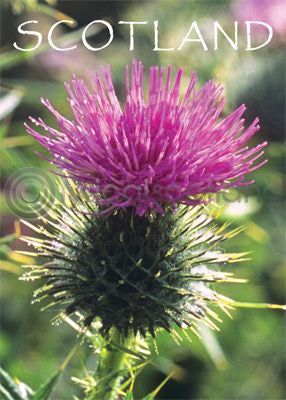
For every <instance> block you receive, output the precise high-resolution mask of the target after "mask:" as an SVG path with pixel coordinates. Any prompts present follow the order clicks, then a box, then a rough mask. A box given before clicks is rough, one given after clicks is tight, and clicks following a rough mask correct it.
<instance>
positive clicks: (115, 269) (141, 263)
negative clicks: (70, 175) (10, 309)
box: [22, 189, 240, 336]
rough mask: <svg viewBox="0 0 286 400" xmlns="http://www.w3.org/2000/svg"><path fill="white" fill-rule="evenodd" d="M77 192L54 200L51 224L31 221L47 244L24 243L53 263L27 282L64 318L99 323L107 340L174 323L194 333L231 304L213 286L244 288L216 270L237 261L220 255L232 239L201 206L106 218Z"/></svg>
mask: <svg viewBox="0 0 286 400" xmlns="http://www.w3.org/2000/svg"><path fill="white" fill-rule="evenodd" d="M74 191H75V192H74V193H73V194H71V193H65V196H63V199H65V200H63V201H62V202H61V201H56V203H55V206H54V208H53V209H52V210H50V211H49V217H48V218H45V217H39V218H40V219H41V220H42V222H43V223H42V225H41V226H39V227H36V226H32V225H31V224H30V223H27V222H26V224H27V225H28V226H30V227H31V228H32V229H34V230H35V231H36V232H38V233H41V234H42V236H43V238H32V237H23V238H22V239H23V240H25V241H27V242H28V243H29V244H31V245H33V246H34V247H35V248H36V249H37V251H38V252H37V255H38V256H41V257H45V258H47V259H48V262H47V263H45V264H43V265H42V266H30V268H31V271H29V272H28V273H26V274H25V275H24V278H25V279H41V280H42V282H43V286H42V287H41V288H39V289H38V290H37V291H36V292H35V296H36V299H38V300H42V299H45V298H49V297H51V298H53V299H52V300H53V301H52V303H51V304H52V305H55V306H56V307H57V308H58V307H59V306H60V307H61V308H62V313H63V315H65V316H66V315H70V314H73V313H75V312H80V314H81V315H83V316H84V324H85V325H87V326H88V325H90V324H91V323H92V321H94V320H95V319H96V320H100V322H101V326H102V332H103V333H107V332H108V331H109V330H110V329H111V328H112V327H116V328H117V329H118V330H119V331H120V332H121V333H122V334H123V335H128V333H129V332H130V331H133V332H134V333H135V334H136V333H137V332H140V333H141V334H142V335H143V336H145V335H146V333H148V332H149V333H151V334H152V336H154V335H155V331H156V328H159V327H162V328H165V329H167V330H168V331H170V330H171V329H172V326H173V325H174V324H176V325H178V326H180V327H188V326H190V327H192V328H194V329H195V327H196V321H199V320H202V321H204V322H206V323H207V324H209V325H210V326H213V322H212V321H211V319H210V318H209V317H214V318H216V314H215V313H214V311H213V310H211V309H210V308H209V306H210V305H211V304H216V305H218V306H220V307H221V308H222V309H225V307H227V303H224V301H223V299H225V298H224V297H223V296H220V295H219V294H218V293H217V292H215V291H214V290H213V289H212V288H211V287H210V286H209V285H210V283H212V282H235V281H240V280H236V279H233V278H231V274H230V273H225V272H221V271H219V270H218V264H224V263H227V262H230V261H236V260H237V258H238V257H239V255H237V254H232V255H229V254H225V253H223V252H222V251H220V250H218V249H217V245H218V244H219V243H220V242H221V241H223V240H224V239H225V238H226V237H227V236H228V235H227V234H225V233H223V229H222V228H219V227H218V226H216V225H215V223H214V221H213V218H212V217H211V216H209V215H208V214H207V213H206V211H205V210H204V209H203V207H199V206H196V207H187V206H181V207H180V208H179V209H178V210H177V211H175V212H174V211H173V210H169V211H166V214H165V215H164V216H162V215H158V214H150V215H148V216H144V217H139V216H136V215H135V213H134V212H133V211H132V210H131V209H127V210H125V211H123V210H121V211H117V212H115V213H113V214H111V215H108V216H102V215H99V214H98V208H97V206H96V203H95V202H94V201H93V200H92V199H91V198H90V196H89V195H88V194H84V195H83V194H82V193H79V192H78V191H77V190H76V189H74ZM210 265H211V267H212V268H210Z"/></svg>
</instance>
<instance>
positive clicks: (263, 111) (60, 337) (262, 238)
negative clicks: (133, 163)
mask: <svg viewBox="0 0 286 400" xmlns="http://www.w3.org/2000/svg"><path fill="white" fill-rule="evenodd" d="M245 3H246V1H240V2H239V1H236V5H235V4H233V3H232V2H230V1H167V0H166V1H150V2H148V1H116V2H115V1H114V2H112V1H102V2H100V1H57V2H56V1H46V2H37V1H36V0H26V1H24V0H15V1H12V0H11V1H7V0H6V1H2V10H1V19H2V21H1V22H2V34H1V41H2V42H1V48H2V56H1V69H2V84H1V97H0V117H1V121H0V122H1V126H0V135H1V169H2V176H1V197H0V202H1V225H2V228H1V236H2V239H1V242H0V251H1V259H2V260H1V340H0V352H1V363H2V366H3V367H4V368H5V369H7V370H8V371H9V373H10V374H11V375H12V376H13V377H17V378H18V379H20V380H21V381H24V382H27V383H28V384H29V385H31V386H32V387H38V386H39V384H40V383H41V382H43V381H45V380H46V379H47V378H48V377H50V376H51V375H52V373H53V372H54V371H55V369H56V368H58V366H59V365H60V363H61V362H62V361H63V359H64V358H65V356H66V355H67V354H68V352H69V350H70V348H71V347H72V346H73V345H74V344H75V343H76V341H77V337H76V334H75V333H74V331H73V330H72V329H71V328H70V327H69V326H67V325H65V324H61V325H60V326H52V325H51V323H50V319H51V318H52V317H53V315H54V313H52V312H49V311H45V312H40V306H39V305H38V304H34V305H32V304H31V300H32V293H33V290H34V288H35V287H36V284H31V283H26V282H23V281H19V279H18V278H19V276H20V274H21V268H20V266H21V265H22V264H28V263H30V262H32V261H33V260H31V257H28V256H23V255H20V254H18V253H16V250H19V249H22V248H24V247H23V244H22V243H21V242H20V241H19V240H18V236H19V224H18V223H17V221H18V219H19V218H20V217H21V216H23V213H24V212H25V210H24V208H25V207H24V205H23V204H24V203H25V199H24V200H23V199H22V201H20V200H19V202H18V203H17V202H16V203H17V204H15V199H11V191H10V189H11V188H10V186H9V185H11V184H14V185H16V186H17V185H18V186H21V185H22V186H23V185H24V186H25V182H23V181H22V182H21V171H22V169H23V168H26V167H35V168H39V171H44V170H46V171H48V170H49V168H50V166H49V165H48V163H47V162H46V161H44V160H42V159H40V158H39V157H37V156H36V155H35V153H34V152H35V150H40V146H39V145H38V144H37V143H36V142H35V140H34V139H33V138H31V137H29V136H28V135H27V134H26V132H25V130H24V128H23V122H24V121H25V120H27V118H28V116H29V115H34V116H41V117H42V118H44V120H45V121H46V122H47V123H49V122H51V118H50V115H49V114H48V113H47V112H46V111H45V110H44V108H43V106H42V105H41V104H40V97H41V96H44V97H47V98H49V99H51V100H52V102H53V104H54V105H55V106H57V107H58V108H59V110H60V111H61V112H62V113H63V114H65V115H70V111H69V109H68V106H67V103H66V101H65V100H66V97H67V96H66V93H65V90H64V86H63V81H65V80H69V79H70V78H71V76H72V74H73V73H74V72H75V73H76V74H78V75H83V76H85V75H86V73H87V72H88V71H93V70H94V69H95V68H97V67H99V66H101V65H105V64H107V63H110V64H111V65H112V70H113V76H114V80H115V84H116V88H117V90H118V93H119V95H120V98H121V99H122V100H123V99H124V66H125V64H126V63H128V62H130V61H131V60H132V58H133V57H135V58H139V59H141V60H142V61H143V62H144V63H145V64H146V66H149V65H152V64H161V65H168V64H169V63H171V64H173V65H174V66H176V67H179V66H183V67H184V69H185V78H186V79H187V78H188V76H189V73H190V72H191V71H192V70H193V69H195V70H196V71H197V73H198V75H199V78H200V82H201V83H202V82H204V81H205V80H207V79H211V78H215V79H217V80H219V81H221V82H223V84H224V85H225V95H226V97H227V104H226V107H225V112H228V111H230V110H231V109H233V108H234V107H235V106H237V105H239V104H241V103H245V104H246V106H247V108H248V111H247V115H246V122H248V123H249V122H251V120H252V119H253V118H254V117H255V116H258V117H259V118H260V120H261V131H260V133H259V134H258V135H257V140H259V141H262V140H265V139H266V140H268V141H269V146H268V147H267V150H266V153H267V158H268V159H269V162H268V164H267V165H266V166H265V167H264V168H262V169H261V170H259V171H256V172H255V173H254V174H253V178H254V179H255V180H256V183H255V185H254V186H253V187H250V188H246V189H244V190H241V191H240V192H234V191H233V192H231V193H230V194H228V195H227V196H221V197H220V198H218V199H217V202H218V204H219V205H221V206H222V205H225V204H226V203H227V205H226V207H225V210H224V212H223V213H222V215H221V217H220V219H221V220H222V221H224V220H230V221H232V224H233V226H234V227H235V226H240V225H245V226H246V229H245V230H244V232H243V233H241V234H240V235H239V236H237V237H235V238H233V239H232V240H231V241H230V242H229V243H228V244H227V248H228V250H230V251H233V252H237V251H242V252H244V251H251V260H247V261H245V262H243V263H240V264H233V268H234V269H235V270H236V271H235V272H236V274H237V275H238V276H240V277H242V278H246V279H249V280H250V282H249V283H247V284H244V285H228V286H227V287H222V288H220V289H221V290H222V291H223V293H224V294H225V295H229V296H231V297H232V298H235V299H237V300H240V301H249V302H266V303H278V304H283V303H285V230H284V217H285V203H284V202H283V194H284V193H285V192H284V190H283V188H284V183H285V169H284V167H285V144H284V143H283V141H284V132H285V119H284V117H285V114H284V113H285V90H284V88H285V74H284V71H285V57H284V55H283V51H284V48H283V45H282V41H283V39H285V37H283V35H282V34H280V33H278V32H275V27H274V33H275V34H274V39H273V40H272V42H271V43H270V44H269V45H268V46H266V47H264V48H263V49H261V50H259V51H253V52H245V51H244V50H243V48H244V47H245V44H244V43H245V31H243V29H241V30H240V38H239V40H240V43H241V44H242V46H241V49H240V50H239V51H237V52H235V51H234V50H233V49H232V48H231V47H230V46H229V44H228V43H227V42H226V40H225V39H223V38H222V37H221V38H220V40H221V45H220V48H219V50H218V51H213V47H212V45H211V46H210V51H208V52H204V51H203V50H202V48H201V46H200V45H199V44H192V45H186V46H185V48H184V50H182V51H180V52H179V51H172V52H154V51H152V48H153V43H154V38H153V30H152V21H154V20H156V19H158V20H159V23H160V40H161V41H162V44H161V46H162V47H173V46H176V47H178V45H179V44H180V42H181V40H182V38H183V36H184V35H185V34H186V32H187V31H188V29H189V27H190V24H191V22H192V21H193V20H197V21H198V24H199V26H200V28H201V31H202V32H203V33H204V35H205V36H204V37H205V39H206V41H208V43H212V40H213V39H212V32H211V27H212V21H213V20H215V19H217V20H218V21H219V22H220V23H221V24H222V25H223V26H224V28H225V29H226V31H227V32H229V34H230V35H231V32H232V29H233V21H234V20H235V19H236V17H235V12H236V11H235V9H236V8H237V6H239V7H242V8H243V7H244V4H245ZM256 3H257V4H258V2H257V1H256ZM266 3H267V2H266ZM268 3H271V1H270V0H269V2H268ZM281 3H282V0H281ZM257 7H260V5H257ZM65 15H66V16H69V17H72V18H74V19H75V20H76V21H77V27H75V28H74V29H70V28H69V27H67V26H66V27H65V26H64V25H61V27H58V28H57V30H56V31H55V36H58V40H59V41H60V42H61V45H63V46H66V45H67V43H69V45H70V43H71V42H73V43H75V42H77V43H78V48H77V50H74V51H70V52H67V53H65V52H55V51H51V49H50V48H49V47H48V46H46V37H47V31H48V29H49V27H50V26H51V25H52V24H53V23H54V22H56V21H57V20H58V19H65ZM284 18H285V17H284ZM34 19H35V20H38V21H39V24H38V26H37V30H39V31H41V32H42V33H43V36H44V41H43V44H42V46H41V47H40V50H38V51H33V52H19V51H17V50H15V49H13V47H12V44H13V42H14V41H17V43H18V44H19V45H23V46H24V45H27V46H32V44H34V43H35V42H33V38H31V37H30V38H28V41H25V40H23V41H22V42H21V40H22V39H21V38H20V36H21V35H19V34H18V32H17V27H18V25H19V24H20V23H21V22H23V21H27V20H34ZM94 19H106V20H107V19H108V20H109V21H110V22H111V23H112V24H113V26H114V31H115V38H114V41H113V43H112V45H110V46H109V47H108V48H106V49H105V50H103V51H100V52H95V53H93V52H91V51H88V50H87V49H85V48H84V47H83V46H82V45H81V42H80V38H81V29H82V27H84V26H86V25H87V24H88V23H89V22H91V21H92V20H94ZM245 19H249V20H252V19H255V15H249V16H248V17H247V18H245ZM119 20H126V21H149V25H148V26H147V25H146V26H140V27H138V28H136V35H135V51H134V52H130V51H129V30H128V29H127V27H126V26H123V25H118V24H117V22H118V21H119ZM25 39H26V38H25ZM88 40H89V41H90V43H95V45H97V46H99V44H100V43H104V40H106V32H104V31H101V32H95V33H94V34H92V35H91V37H90V38H89V39H88ZM57 43H59V42H57ZM243 44H244V45H243ZM146 70H147V68H146ZM52 123H53V122H52ZM41 150H42V149H41ZM15 173H16V175H13V174H15ZM39 173H40V172H39ZM11 177H12V178H11ZM7 182H8V183H7ZM11 182H12V183H11ZM24 189H25V190H26V192H27V193H26V194H27V196H28V197H27V198H26V200H27V199H30V200H31V201H32V200H33V196H34V195H35V193H34V194H33V193H29V190H30V191H31V192H32V191H33V190H35V187H34V186H33V185H32V186H31V187H29V185H28V184H26V187H25V188H24ZM14 190H16V193H17V187H16V189H15V188H14ZM29 196H30V197H29ZM27 201H28V200H27ZM20 229H21V230H22V232H23V231H25V229H24V227H23V226H22V225H21V226H20ZM7 235H8V236H7ZM232 316H233V320H230V319H225V320H224V322H223V324H222V325H221V332H219V333H216V334H215V335H213V334H211V333H210V332H209V331H203V332H202V334H203V340H202V341H201V340H199V339H198V338H196V337H193V342H192V343H189V342H188V341H186V342H183V343H182V344H181V345H180V346H178V345H177V344H176V343H175V342H174V341H173V340H172V339H170V337H169V336H168V335H166V334H164V333H162V334H160V337H159V340H158V346H159V350H160V355H159V356H158V357H157V358H156V365H157V366H156V367H152V366H148V367H145V369H144V370H143V372H142V373H141V374H140V376H139V377H138V379H137V383H136V396H137V398H142V397H143V395H144V394H146V393H148V392H149V391H151V390H153V389H154V388H155V387H156V386H157V385H158V384H159V383H160V382H161V381H162V380H163V379H164V377H165V376H166V374H168V373H169V372H170V371H171V370H175V371H176V373H175V375H174V377H173V379H172V380H170V381H169V382H168V383H167V384H166V385H165V387H164V388H163V389H162V390H161V391H160V393H159V394H158V398H160V399H212V400H215V399H222V400H226V399H241V400H242V399H243V400H244V399H245V400H256V399H267V400H274V399H277V400H278V399H285V398H286V393H285V378H286V375H285V372H286V371H285V325H284V321H283V318H284V316H283V313H282V312H279V311H273V310H251V309H250V310H238V311H235V312H233V313H232ZM94 357H95V355H94V354H93V353H92V350H91V349H90V348H89V346H88V345H87V344H85V343H83V344H82V345H81V346H80V347H79V349H78V350H77V353H76V355H75V356H74V357H73V359H72V361H71V362H70V364H69V367H68V368H67V369H66V371H65V375H64V376H63V377H62V378H61V380H60V382H59V384H58V385H57V389H56V391H55V393H54V395H53V399H54V400H61V399H67V400H68V399H71V398H72V395H73V394H74V393H77V394H78V396H79V398H81V397H80V396H81V392H80V389H79V387H78V386H77V385H76V384H75V383H74V382H73V381H72V380H71V379H70V377H71V376H76V377H84V374H85V373H84V367H83V366H85V367H86V368H87V369H89V368H91V369H92V366H93V362H94Z"/></svg>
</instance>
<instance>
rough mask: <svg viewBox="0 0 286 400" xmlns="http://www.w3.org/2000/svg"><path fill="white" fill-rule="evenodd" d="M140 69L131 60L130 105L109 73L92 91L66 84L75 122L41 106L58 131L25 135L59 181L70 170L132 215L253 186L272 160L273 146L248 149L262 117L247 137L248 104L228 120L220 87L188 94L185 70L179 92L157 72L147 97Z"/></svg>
mask: <svg viewBox="0 0 286 400" xmlns="http://www.w3.org/2000/svg"><path fill="white" fill-rule="evenodd" d="M143 69H144V66H143V64H142V63H141V62H137V61H134V62H133V64H132V71H131V80H129V72H128V66H126V101H125V102H124V103H125V105H124V106H122V105H121V104H120V102H119V100H118V98H117V95H116V93H115V89H114V86H113V82H112V76H111V69H110V66H109V67H107V68H103V69H102V70H101V71H97V72H96V73H95V76H94V77H93V78H92V79H91V89H90V88H89V87H88V86H87V84H86V83H85V81H83V80H81V79H77V78H76V77H74V79H73V80H72V82H71V84H66V89H67V92H68V96H69V97H68V101H69V104H70V108H71V111H72V115H73V116H72V118H73V119H71V120H70V119H68V118H66V117H64V116H63V115H61V114H60V113H59V112H58V111H57V110H56V109H55V108H54V107H53V105H52V104H51V102H50V101H49V100H47V99H42V102H43V104H44V105H45V106H46V107H47V108H48V110H49V111H50V112H51V113H52V114H53V116H54V117H55V119H56V122H57V129H55V128H53V127H51V126H49V125H47V124H46V123H45V122H44V121H43V120H42V119H40V118H39V119H35V118H31V121H32V122H33V123H34V124H35V125H36V129H33V128H32V127H31V126H28V125H26V128H27V132H28V133H29V134H31V135H33V137H35V139H37V141H38V142H39V143H41V144H42V145H43V146H44V147H45V148H47V149H48V150H49V153H50V156H49V160H50V161H51V163H52V164H54V165H55V166H56V167H57V168H58V173H59V174H62V171H63V170H66V171H67V175H68V176H69V177H70V178H72V179H74V180H75V181H76V182H77V184H78V185H79V186H81V187H85V188H86V189H87V190H89V191H91V192H92V193H93V194H94V195H95V196H96V197H97V198H98V202H100V203H101V205H105V207H106V208H107V209H109V210H113V209H118V208H126V207H133V208H134V209H135V210H136V213H137V214H138V215H144V214H145V213H148V212H149V211H151V210H153V211H156V212H158V213H161V214H163V213H164V208H165V205H166V204H168V205H170V204H171V205H172V206H173V207H175V206H176V205H177V204H188V205H194V204H199V203H202V202H203V197H204V196H205V195H207V194H209V193H217V192H219V191H221V190H223V189H227V188H229V187H238V186H243V185H247V184H250V183H252V182H253V181H248V180H247V179H246V176H247V175H248V173H250V172H252V171H254V170H255V169H257V168H259V167H261V166H262V165H263V164H264V163H265V162H266V161H265V160H263V161H258V162H257V160H258V159H260V157H261V156H262V155H263V148H264V147H265V146H266V144H267V143H266V142H263V143H260V144H257V145H256V146H254V147H252V148H250V147H249V146H248V142H249V140H250V138H251V137H252V136H254V135H255V133H256V132H257V131H258V130H259V125H258V119H257V118H256V119H255V120H254V121H253V123H252V124H251V125H250V126H249V127H248V128H246V129H244V120H243V114H244V111H245V106H244V105H241V106H240V107H238V108H237V109H236V110H234V111H233V112H232V113H231V114H230V115H228V116H227V117H225V118H222V116H221V115H222V110H223V106H224V98H223V95H222V92H223V88H222V86H221V85H220V84H217V83H215V82H214V81H209V82H207V83H205V85H204V86H203V87H201V88H199V89H197V88H196V82H197V77H196V74H195V73H193V74H192V75H191V77H190V80H189V84H188V85H187V87H186V88H185V90H184V93H183V96H181V93H180V92H181V80H182V76H183V70H182V68H180V69H179V70H178V71H177V72H176V76H175V78H174V83H173V84H172V67H171V66H169V67H168V69H167V70H166V69H165V68H164V67H158V66H153V67H151V68H150V70H149V83H148V85H149V91H148V96H145V97H144V90H143V78H144V74H143ZM38 129H39V130H43V132H44V134H42V133H39V132H38V131H37V130H38Z"/></svg>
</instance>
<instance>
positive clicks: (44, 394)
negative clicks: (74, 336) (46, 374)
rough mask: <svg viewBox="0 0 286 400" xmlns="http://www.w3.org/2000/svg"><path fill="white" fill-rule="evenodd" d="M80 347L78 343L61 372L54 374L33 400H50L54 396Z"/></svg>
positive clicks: (63, 364) (62, 366) (65, 361)
mask: <svg viewBox="0 0 286 400" xmlns="http://www.w3.org/2000/svg"><path fill="white" fill-rule="evenodd" d="M78 346H79V344H78V343H77V344H76V345H75V346H74V347H73V348H72V350H71V351H70V353H69V354H68V355H67V357H66V359H65V360H64V362H63V363H62V365H61V366H60V368H59V370H58V371H57V372H56V373H55V374H53V375H52V376H51V378H50V379H49V380H48V381H47V382H46V383H45V384H44V385H42V386H41V387H40V388H39V389H38V390H37V391H36V393H35V394H34V395H33V396H32V397H31V400H48V399H49V398H50V395H51V394H52V392H53V390H54V388H55V386H56V384H57V382H58V380H59V378H60V376H61V374H62V373H63V371H64V370H65V369H66V366H67V365H68V363H69V361H70V359H71V358H72V356H73V355H74V353H75V352H76V350H77V348H78Z"/></svg>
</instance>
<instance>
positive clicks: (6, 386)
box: [0, 367, 24, 400]
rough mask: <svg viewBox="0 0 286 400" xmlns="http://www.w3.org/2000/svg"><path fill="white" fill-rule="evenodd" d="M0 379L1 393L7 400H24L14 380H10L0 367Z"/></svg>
mask: <svg viewBox="0 0 286 400" xmlns="http://www.w3.org/2000/svg"><path fill="white" fill-rule="evenodd" d="M0 379H1V384H0V390H1V393H2V394H4V395H5V396H6V398H7V399H9V400H10V398H11V399H12V400H24V398H23V397H22V396H21V392H20V390H19V386H18V385H17V384H16V383H15V381H14V379H13V378H11V376H10V375H9V374H8V373H7V372H6V371H4V370H3V369H2V368H1V367H0ZM9 396H10V397H9Z"/></svg>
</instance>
